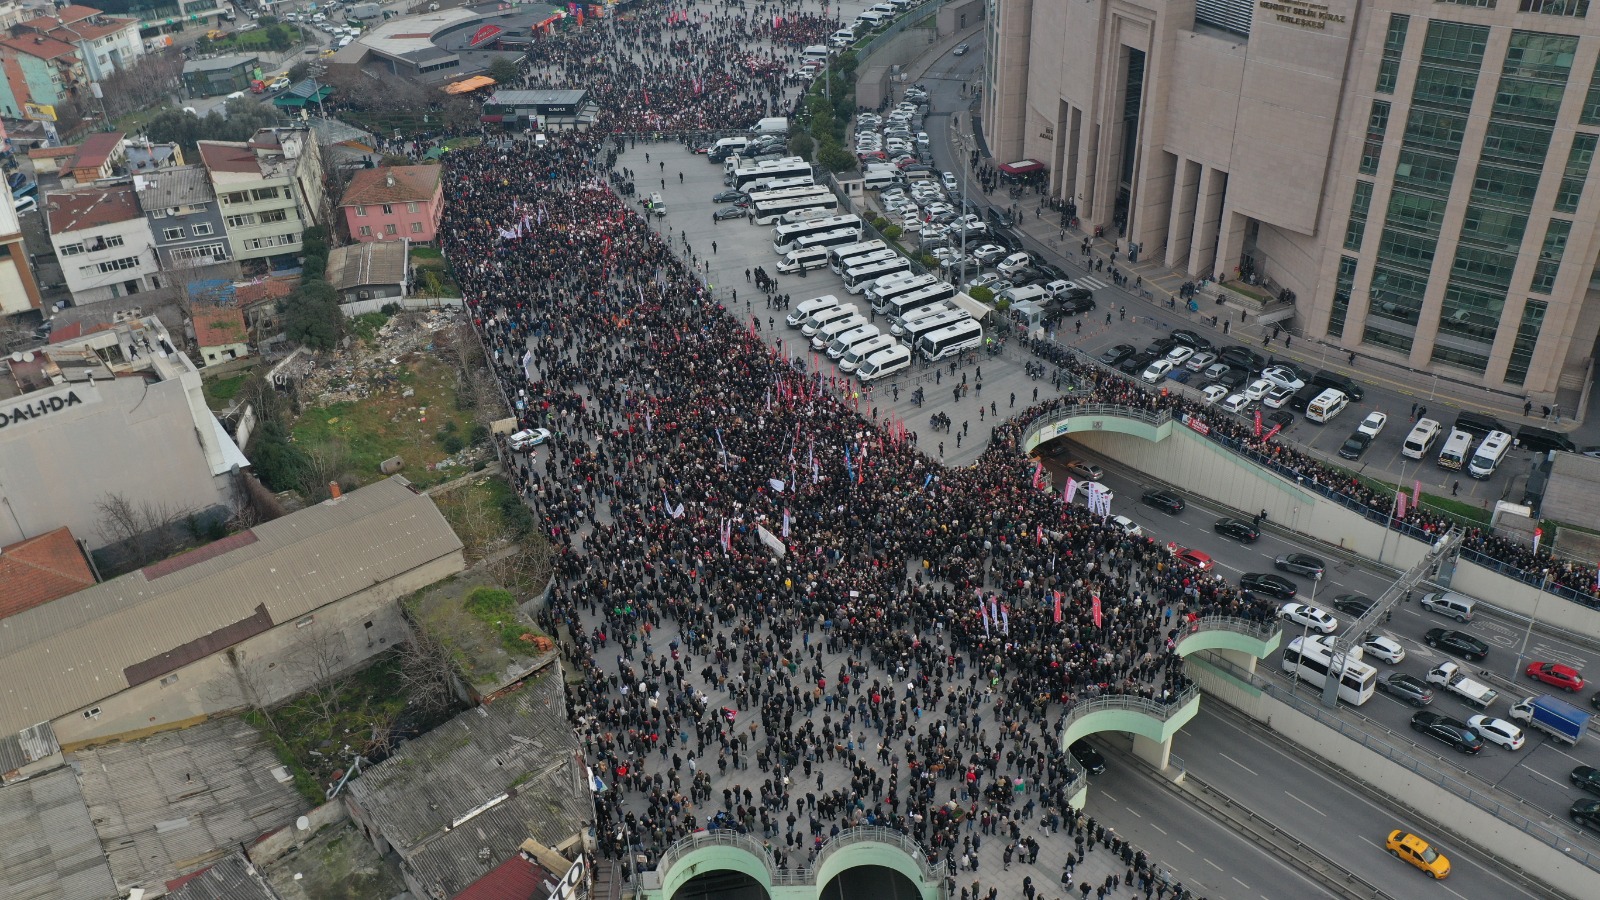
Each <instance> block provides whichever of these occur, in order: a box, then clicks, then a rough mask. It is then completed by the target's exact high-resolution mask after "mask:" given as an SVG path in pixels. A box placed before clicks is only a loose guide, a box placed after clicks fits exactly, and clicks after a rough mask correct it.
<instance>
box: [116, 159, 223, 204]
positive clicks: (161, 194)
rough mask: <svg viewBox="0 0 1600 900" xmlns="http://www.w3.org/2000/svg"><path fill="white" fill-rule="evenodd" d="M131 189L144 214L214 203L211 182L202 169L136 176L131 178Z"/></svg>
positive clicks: (156, 171)
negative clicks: (135, 193) (136, 195)
mask: <svg viewBox="0 0 1600 900" xmlns="http://www.w3.org/2000/svg"><path fill="white" fill-rule="evenodd" d="M133 189H134V191H135V192H137V194H138V197H139V206H140V207H142V208H143V209H144V211H145V212H147V213H148V212H157V211H165V210H168V209H171V208H173V207H175V206H197V205H199V204H202V203H211V202H213V201H215V200H216V199H217V195H216V194H215V193H214V192H213V191H212V190H211V179H209V178H207V177H206V170H205V168H204V167H202V166H175V167H173V168H170V169H157V170H155V171H153V172H145V173H142V174H138V175H135V176H133Z"/></svg>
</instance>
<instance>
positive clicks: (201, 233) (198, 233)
mask: <svg viewBox="0 0 1600 900" xmlns="http://www.w3.org/2000/svg"><path fill="white" fill-rule="evenodd" d="M189 233H190V234H193V235H194V236H195V237H205V236H206V235H208V234H210V233H211V223H210V222H196V223H195V224H193V225H191V226H189Z"/></svg>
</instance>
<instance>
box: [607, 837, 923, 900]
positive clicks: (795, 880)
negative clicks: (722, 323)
mask: <svg viewBox="0 0 1600 900" xmlns="http://www.w3.org/2000/svg"><path fill="white" fill-rule="evenodd" d="M864 843H877V844H887V845H889V846H892V847H895V848H897V849H899V850H901V851H902V852H904V853H905V854H906V855H907V856H909V857H911V858H912V859H914V860H916V862H917V868H918V871H920V872H921V873H922V879H923V881H924V882H926V883H931V884H936V885H937V886H938V897H939V898H940V900H945V898H946V888H945V880H944V878H943V877H942V876H940V875H939V873H938V871H937V870H936V869H935V868H934V867H933V864H932V862H931V861H930V860H929V859H928V854H927V852H926V851H925V850H923V849H922V845H921V844H919V843H917V841H916V840H915V839H914V838H912V837H911V836H910V835H908V834H906V833H905V832H902V831H898V830H896V829H893V828H885V827H882V826H878V825H863V826H860V827H858V828H848V829H846V830H844V831H841V832H839V834H837V835H835V836H834V837H833V838H831V839H829V841H828V842H827V843H825V844H823V845H822V847H821V848H820V849H819V850H818V851H817V856H816V858H815V859H814V860H813V861H812V862H811V864H810V865H806V866H792V867H789V868H786V869H782V868H779V867H778V863H777V860H776V858H775V857H773V855H772V851H771V850H769V849H768V848H767V845H766V843H765V842H764V841H762V840H761V839H759V838H756V837H754V836H752V835H749V834H745V833H743V832H738V831H734V830H732V829H729V828H722V829H718V830H716V831H701V832H697V833H695V834H691V835H689V836H688V837H685V838H681V839H679V840H678V841H676V842H674V843H673V845H672V846H670V847H668V848H667V849H666V851H665V852H664V853H662V854H661V859H660V860H659V861H658V862H657V863H656V865H655V871H656V872H658V873H665V872H666V871H667V870H668V869H670V868H672V867H673V866H674V865H676V864H677V863H678V862H679V861H681V860H682V859H684V858H685V857H686V856H688V855H689V854H691V853H693V852H695V851H696V850H699V849H702V848H704V847H714V846H722V847H738V848H739V849H741V850H744V851H745V852H746V853H749V854H750V855H751V856H754V857H756V858H757V859H759V860H761V861H762V864H763V865H764V866H765V867H766V870H767V877H768V878H769V879H771V883H772V884H773V885H775V886H776V885H804V884H816V878H817V871H818V870H819V869H821V868H822V864H823V862H825V861H826V860H827V858H828V857H829V856H832V855H833V854H834V853H837V852H839V851H840V850H843V849H844V848H846V847H850V846H853V845H855V844H864ZM636 878H637V875H636ZM634 888H635V891H636V892H637V890H638V888H639V884H638V882H637V880H636V881H635V884H634Z"/></svg>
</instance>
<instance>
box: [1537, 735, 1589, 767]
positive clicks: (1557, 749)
mask: <svg viewBox="0 0 1600 900" xmlns="http://www.w3.org/2000/svg"><path fill="white" fill-rule="evenodd" d="M1544 745H1545V746H1546V747H1549V748H1550V749H1551V750H1553V751H1555V752H1556V753H1560V754H1561V755H1562V756H1565V757H1566V758H1567V759H1570V760H1572V761H1573V762H1575V763H1578V764H1580V765H1587V763H1585V762H1584V761H1583V760H1581V759H1579V758H1577V757H1576V756H1573V755H1572V754H1570V753H1568V752H1566V751H1564V750H1562V749H1561V748H1560V747H1557V746H1556V744H1555V741H1553V740H1550V741H1545V742H1544Z"/></svg>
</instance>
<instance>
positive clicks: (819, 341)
mask: <svg viewBox="0 0 1600 900" xmlns="http://www.w3.org/2000/svg"><path fill="white" fill-rule="evenodd" d="M866 324H867V317H866V316H863V315H862V314H860V313H856V314H855V315H853V316H845V317H844V318H842V319H836V320H834V321H832V322H829V323H827V324H826V325H823V326H822V327H821V328H818V329H817V333H816V334H814V335H812V337H811V349H813V350H826V349H828V345H829V344H831V343H833V339H834V338H836V337H838V336H839V335H841V334H844V333H845V332H846V331H854V330H855V329H857V328H860V327H861V326H863V325H866Z"/></svg>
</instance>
